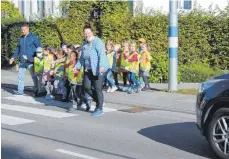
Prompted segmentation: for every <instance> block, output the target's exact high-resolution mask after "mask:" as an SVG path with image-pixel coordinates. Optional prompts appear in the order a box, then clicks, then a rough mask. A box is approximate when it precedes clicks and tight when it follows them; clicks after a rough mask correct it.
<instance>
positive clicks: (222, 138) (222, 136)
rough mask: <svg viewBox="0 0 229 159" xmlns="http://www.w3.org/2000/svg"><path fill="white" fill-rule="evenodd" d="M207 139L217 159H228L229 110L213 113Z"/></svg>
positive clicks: (223, 109) (224, 109)
mask: <svg viewBox="0 0 229 159" xmlns="http://www.w3.org/2000/svg"><path fill="white" fill-rule="evenodd" d="M207 139H208V142H209V144H210V146H211V148H212V149H213V151H214V152H215V153H216V155H217V156H218V157H219V158H221V159H228V158H229V108H222V109H219V110H218V111H216V112H215V113H214V115H213V117H212V120H211V121H210V123H209V125H208V130H207Z"/></svg>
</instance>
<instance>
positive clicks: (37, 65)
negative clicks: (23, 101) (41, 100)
mask: <svg viewBox="0 0 229 159" xmlns="http://www.w3.org/2000/svg"><path fill="white" fill-rule="evenodd" d="M43 69H44V59H43V49H42V48H41V47H38V48H37V49H36V56H35V57H34V75H35V76H36V78H37V80H36V83H35V89H36V90H35V93H34V97H37V96H38V92H39V91H40V90H39V89H40V88H41V82H42V74H43Z"/></svg>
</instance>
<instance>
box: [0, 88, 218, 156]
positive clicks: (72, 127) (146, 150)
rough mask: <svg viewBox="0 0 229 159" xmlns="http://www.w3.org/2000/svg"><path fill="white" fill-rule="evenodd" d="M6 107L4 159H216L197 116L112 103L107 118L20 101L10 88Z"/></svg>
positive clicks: (37, 101)
mask: <svg viewBox="0 0 229 159" xmlns="http://www.w3.org/2000/svg"><path fill="white" fill-rule="evenodd" d="M1 103H2V104H1V106H2V107H1V111H2V116H1V119H2V120H1V122H2V127H1V133H2V136H1V137H2V138H1V142H2V145H1V146H2V152H1V153H2V158H3V159H19V158H20V159H41V158H42V159H204V158H215V157H214V154H212V151H211V150H210V148H209V145H208V143H207V142H206V140H205V138H204V137H202V136H201V135H200V133H199V131H198V129H197V127H196V126H195V115H193V114H188V113H180V112H175V111H165V110H151V111H146V112H141V113H128V112H122V111H120V108H121V107H120V106H119V105H115V104H111V103H107V104H106V106H105V108H104V110H105V112H106V113H105V114H104V115H103V116H100V117H91V116H90V113H86V112H84V111H78V112H76V113H75V114H69V113H66V109H67V107H69V105H70V104H68V105H66V104H63V103H61V102H56V101H50V102H48V103H47V102H46V101H44V100H43V99H42V98H37V99H33V98H32V97H30V96H23V97H14V96H12V95H11V93H10V90H6V89H4V90H3V89H2V98H1ZM51 105H52V106H51ZM122 109H124V108H122Z"/></svg>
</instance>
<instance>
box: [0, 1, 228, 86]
mask: <svg viewBox="0 0 229 159" xmlns="http://www.w3.org/2000/svg"><path fill="white" fill-rule="evenodd" d="M1 3H3V2H1ZM62 5H67V6H69V7H68V12H67V17H63V18H56V19H53V18H47V19H45V20H44V21H41V22H35V23H31V30H32V32H34V33H36V34H37V35H38V36H39V37H40V39H41V41H42V44H43V45H44V44H46V45H49V46H51V47H60V43H61V42H62V41H65V42H67V43H71V44H76V43H78V44H81V43H82V40H83V27H84V24H85V22H90V23H91V24H92V26H93V27H94V30H95V33H96V34H97V35H98V36H100V37H101V38H102V39H103V40H108V39H110V40H112V41H114V42H117V43H121V42H122V41H124V40H135V41H136V42H137V39H139V38H140V37H144V38H145V39H146V40H147V42H148V43H149V45H150V47H151V52H152V56H153V61H152V70H151V75H150V80H151V82H167V81H168V57H167V54H168V16H167V15H164V14H161V13H159V12H153V15H149V14H148V15H146V14H137V15H136V16H135V17H133V16H132V13H131V12H129V10H128V2H126V1H106V2H101V1H69V2H67V1H66V2H64V3H63V4H62ZM95 7H98V8H100V9H101V10H102V16H101V17H100V18H98V17H97V18H96V17H93V16H91V15H92V14H91V13H92V11H93V9H94V8H95ZM212 12H213V11H209V12H204V11H201V10H193V11H191V12H190V13H186V14H183V13H180V14H179V53H178V55H179V58H178V60H179V67H180V68H182V69H180V70H179V75H178V81H183V82H184V81H185V82H191V81H192V82H195V79H194V78H193V77H189V78H188V79H190V80H188V79H187V78H186V77H187V75H186V74H188V73H186V72H188V71H189V72H192V71H194V72H197V73H196V74H198V76H200V78H198V80H196V81H204V80H205V79H206V78H208V76H210V75H206V76H205V75H204V76H201V73H198V72H201V71H200V70H198V69H196V70H190V69H188V68H187V66H189V65H191V64H193V61H195V62H197V63H207V64H208V65H209V67H208V68H209V69H211V68H219V69H222V70H226V69H228V68H229V39H228V33H229V25H228V24H229V16H228V15H229V7H227V8H226V9H225V10H223V11H220V12H219V14H212ZM21 21H22V20H21V19H20V18H19V19H17V22H14V20H13V21H12V19H6V20H5V22H4V24H2V47H1V49H2V56H1V57H2V66H3V65H6V63H7V59H8V58H9V57H11V56H12V53H13V50H14V49H15V46H16V43H17V40H18V37H19V35H20V22H21ZM199 65H202V64H199ZM202 68H204V65H203V66H202V67H201V66H200V68H199V69H202ZM205 71H207V70H205ZM216 72H217V71H216ZM192 74H195V73H192ZM212 74H214V73H212ZM212 74H211V75H212Z"/></svg>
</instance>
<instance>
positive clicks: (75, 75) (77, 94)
mask: <svg viewBox="0 0 229 159" xmlns="http://www.w3.org/2000/svg"><path fill="white" fill-rule="evenodd" d="M78 52H79V50H78V51H77V52H76V51H73V52H72V53H71V55H70V57H71V61H70V63H69V64H67V65H68V66H67V67H68V73H67V74H68V80H69V82H70V88H71V95H72V101H73V104H72V107H70V108H69V110H68V112H69V113H72V112H75V111H76V110H79V109H81V106H82V103H83V102H84V103H85V104H86V111H89V110H90V108H91V101H90V100H89V98H88V96H87V97H86V96H85V93H84V91H83V87H82V81H83V68H81V69H80V71H79V72H78V71H77V72H74V71H73V69H74V67H75V65H76V63H77V60H78V59H79V58H78Z"/></svg>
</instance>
